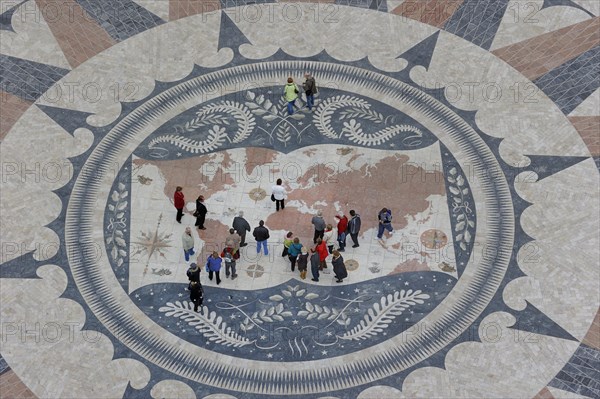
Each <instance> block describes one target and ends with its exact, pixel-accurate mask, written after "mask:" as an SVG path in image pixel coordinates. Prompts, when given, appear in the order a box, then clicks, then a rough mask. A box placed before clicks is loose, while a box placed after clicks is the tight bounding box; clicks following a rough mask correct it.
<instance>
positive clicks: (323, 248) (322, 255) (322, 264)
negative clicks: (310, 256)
mask: <svg viewBox="0 0 600 399" xmlns="http://www.w3.org/2000/svg"><path fill="white" fill-rule="evenodd" d="M315 252H316V253H318V254H319V270H323V269H327V262H326V261H325V259H327V257H328V256H329V252H328V251H327V245H326V244H325V241H323V240H322V239H321V238H318V239H317V245H316V246H315Z"/></svg>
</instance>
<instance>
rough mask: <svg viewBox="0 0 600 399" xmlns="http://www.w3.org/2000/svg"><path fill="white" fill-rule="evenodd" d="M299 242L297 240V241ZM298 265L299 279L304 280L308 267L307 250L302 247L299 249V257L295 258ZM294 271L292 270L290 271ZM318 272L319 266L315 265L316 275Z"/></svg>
mask: <svg viewBox="0 0 600 399" xmlns="http://www.w3.org/2000/svg"><path fill="white" fill-rule="evenodd" d="M298 241H299V240H298ZM296 260H297V264H298V271H299V272H300V278H302V280H304V279H305V278H306V271H307V266H308V249H306V247H302V249H300V255H298V257H297V258H296ZM293 270H294V269H293V268H292V271H293ZM318 272H319V265H317V273H318Z"/></svg>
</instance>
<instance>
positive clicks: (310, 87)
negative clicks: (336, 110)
mask: <svg viewBox="0 0 600 399" xmlns="http://www.w3.org/2000/svg"><path fill="white" fill-rule="evenodd" d="M304 79H306V80H305V81H304V84H303V85H302V86H304V92H305V93H306V106H307V107H308V110H309V111H312V108H313V107H314V106H315V94H317V93H318V90H317V84H316V83H315V78H313V77H312V76H310V74H309V73H308V72H307V73H305V74H304Z"/></svg>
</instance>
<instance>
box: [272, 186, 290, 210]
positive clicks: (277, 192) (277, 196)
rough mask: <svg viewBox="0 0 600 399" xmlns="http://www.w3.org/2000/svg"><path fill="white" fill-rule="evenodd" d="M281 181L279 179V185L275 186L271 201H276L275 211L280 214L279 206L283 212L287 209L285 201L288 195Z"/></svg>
mask: <svg viewBox="0 0 600 399" xmlns="http://www.w3.org/2000/svg"><path fill="white" fill-rule="evenodd" d="M282 183H283V182H282V181H281V179H277V184H276V185H274V186H273V189H272V190H273V191H272V194H271V199H272V200H273V201H275V211H276V212H279V206H281V210H283V208H285V203H284V200H285V198H286V197H287V193H286V192H285V188H284V187H283V186H282Z"/></svg>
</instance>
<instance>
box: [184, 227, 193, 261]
mask: <svg viewBox="0 0 600 399" xmlns="http://www.w3.org/2000/svg"><path fill="white" fill-rule="evenodd" d="M181 242H182V244H183V255H184V256H185V261H186V262H189V261H190V255H193V254H194V236H193V235H192V228H191V227H186V228H185V231H184V232H183V236H182V237H181Z"/></svg>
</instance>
